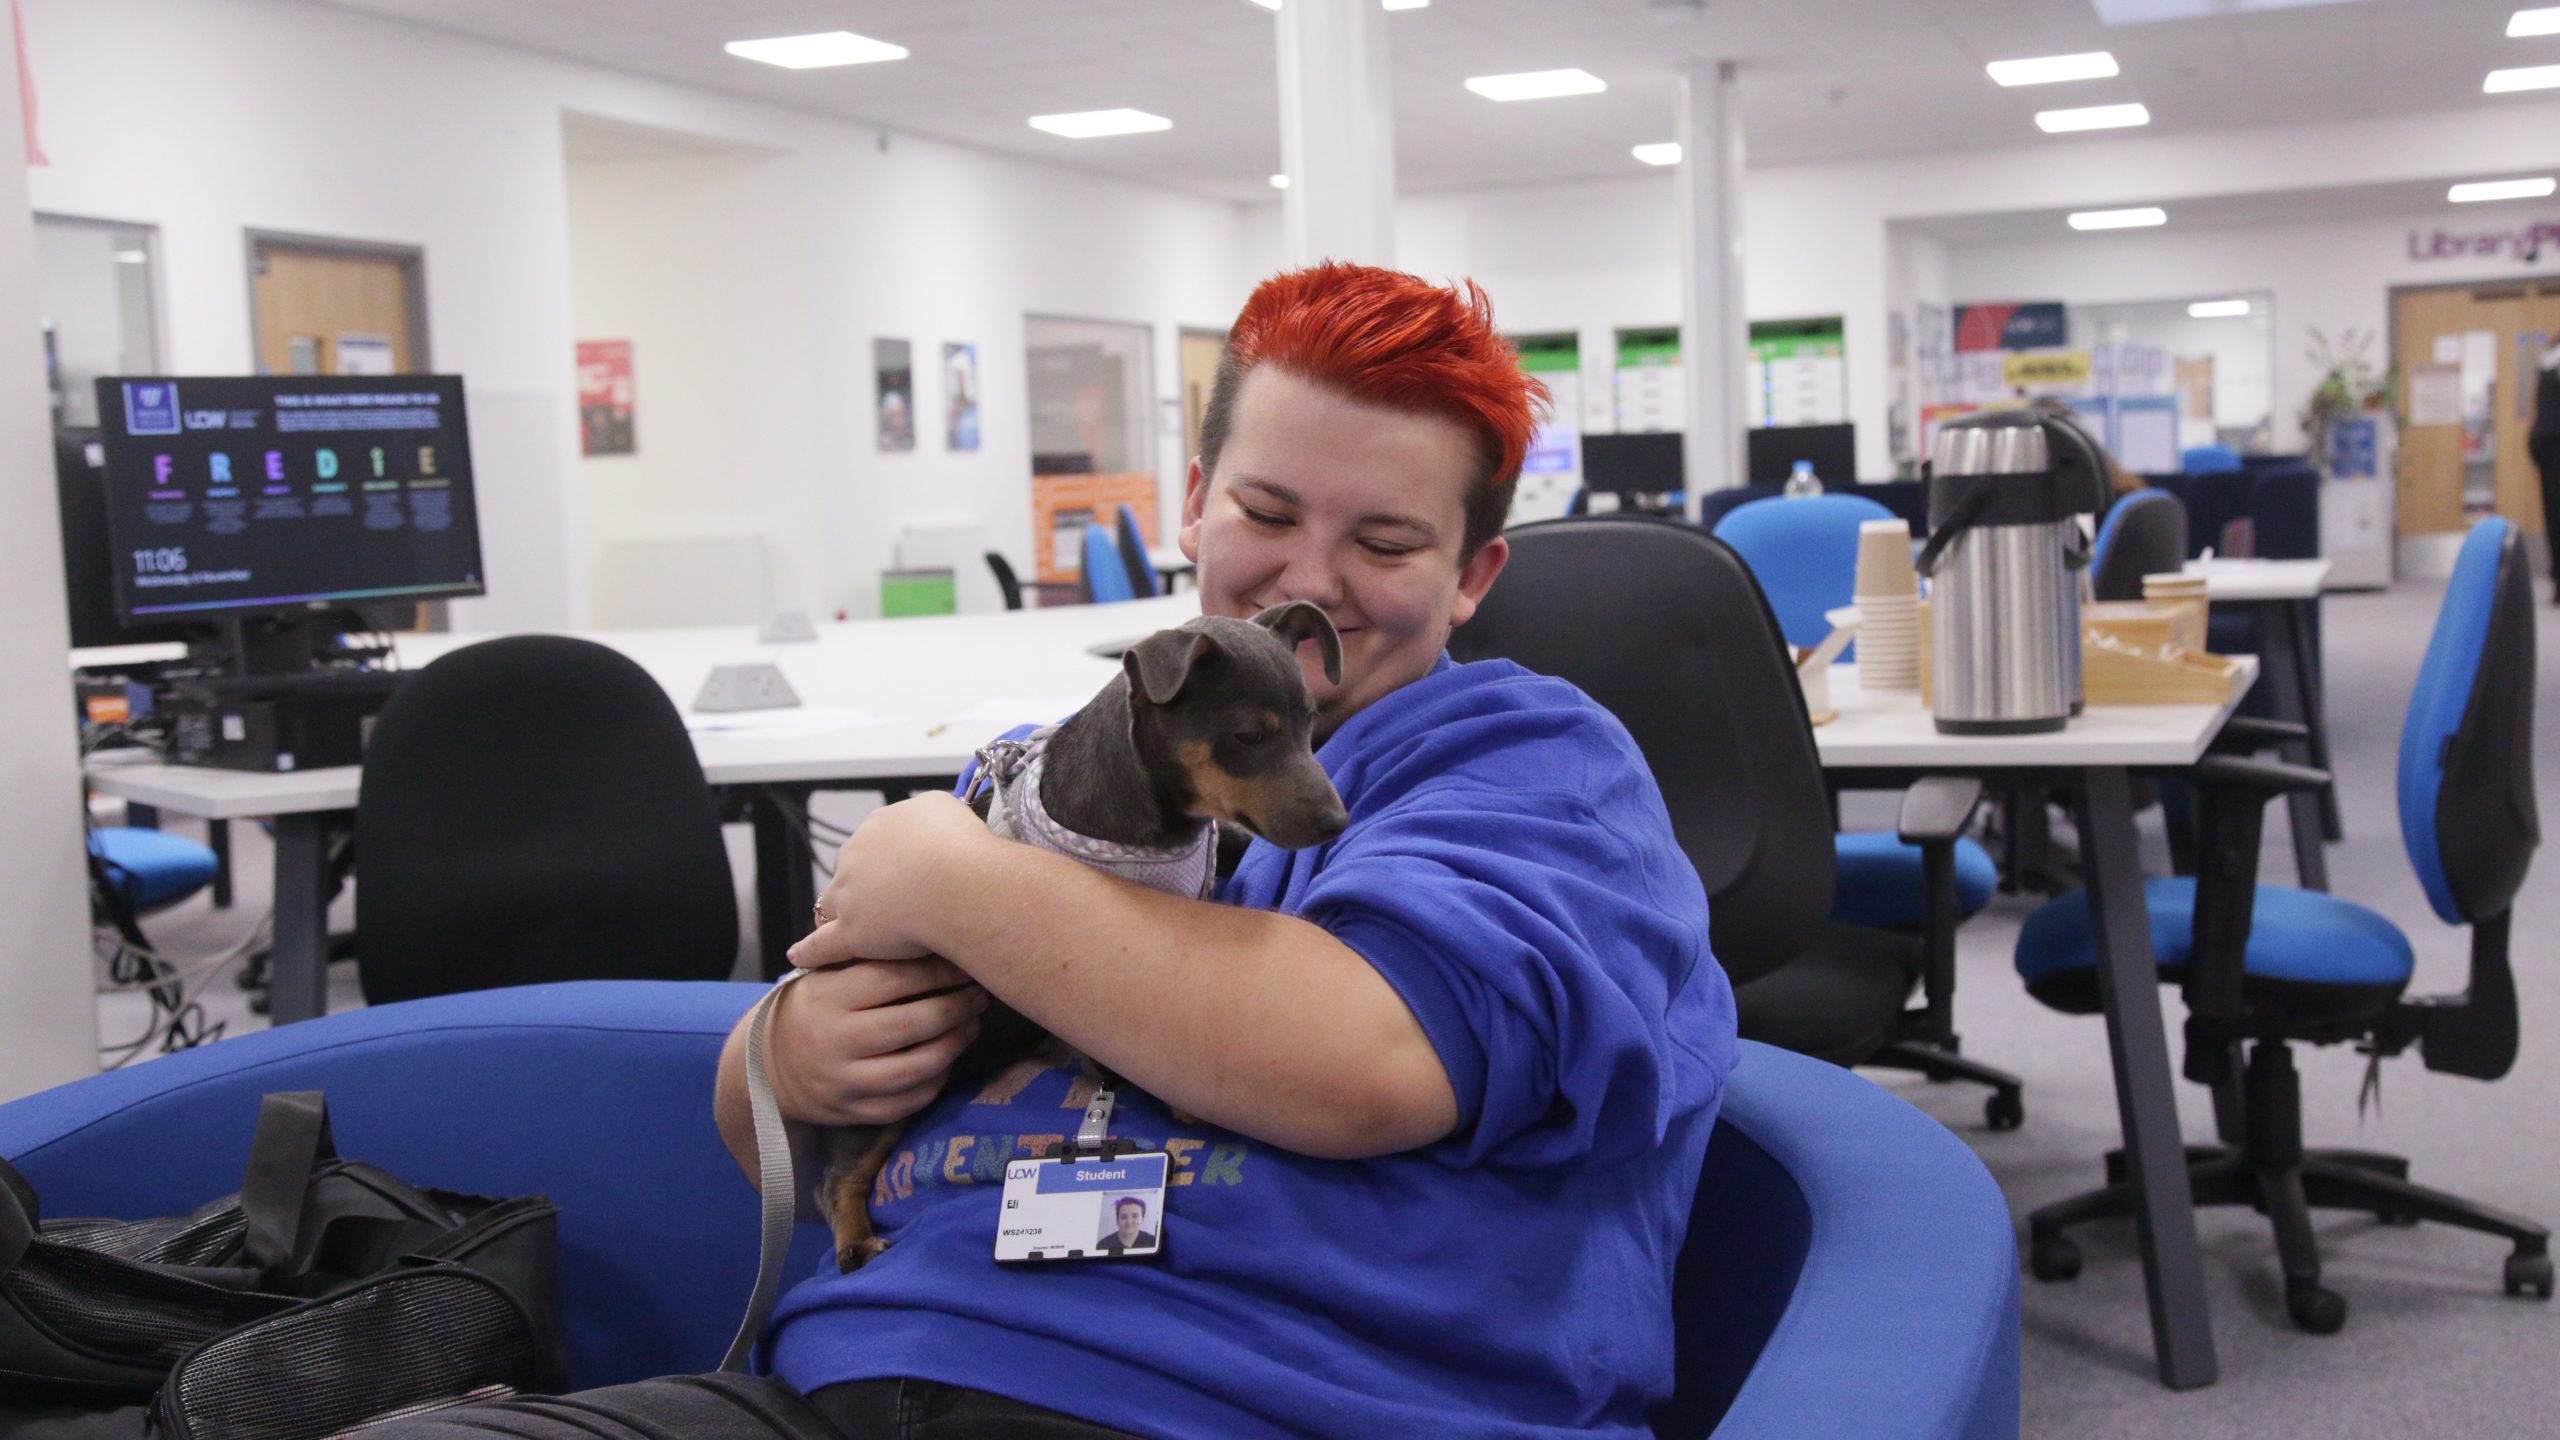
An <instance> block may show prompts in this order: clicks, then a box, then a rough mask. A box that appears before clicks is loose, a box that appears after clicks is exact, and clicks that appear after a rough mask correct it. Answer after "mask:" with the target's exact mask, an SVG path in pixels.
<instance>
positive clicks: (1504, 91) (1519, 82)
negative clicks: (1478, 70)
mask: <svg viewBox="0 0 2560 1440" xmlns="http://www.w3.org/2000/svg"><path fill="white" fill-rule="evenodd" d="M1467 88H1468V89H1470V90H1473V91H1474V92H1476V93H1477V94H1479V95H1481V96H1483V97H1484V98H1486V99H1487V100H1552V99H1554V98H1555V97H1557V96H1559V95H1597V94H1599V93H1600V92H1601V91H1603V90H1606V89H1608V88H1609V82H1607V81H1605V80H1603V79H1601V78H1600V77H1599V76H1597V75H1594V74H1592V73H1591V72H1590V71H1588V70H1529V71H1524V72H1522V73H1520V74H1517V75H1478V76H1476V77H1474V78H1473V79H1470V80H1469V81H1467Z"/></svg>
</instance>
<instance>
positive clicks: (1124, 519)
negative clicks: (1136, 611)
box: [1119, 505, 1164, 599]
mask: <svg viewBox="0 0 2560 1440" xmlns="http://www.w3.org/2000/svg"><path fill="white" fill-rule="evenodd" d="M1119 530H1120V566H1121V568H1122V569H1123V570H1126V571H1127V572H1128V573H1129V590H1130V593H1132V594H1134V595H1136V596H1138V597H1139V598H1141V599H1144V598H1146V597H1148V596H1151V595H1161V594H1163V593H1164V577H1163V576H1161V575H1158V574H1157V573H1156V562H1155V561H1154V560H1153V559H1151V558H1149V556H1148V555H1147V538H1146V537H1145V536H1144V535H1141V534H1139V533H1138V513H1137V512H1136V511H1134V510H1132V509H1130V508H1129V507H1128V506H1126V505H1123V506H1121V507H1120V518H1119Z"/></svg>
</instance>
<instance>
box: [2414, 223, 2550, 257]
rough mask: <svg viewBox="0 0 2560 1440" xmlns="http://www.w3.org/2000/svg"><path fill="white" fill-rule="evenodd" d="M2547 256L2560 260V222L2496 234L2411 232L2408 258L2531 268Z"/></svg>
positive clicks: (2452, 231) (2485, 230)
mask: <svg viewBox="0 0 2560 1440" xmlns="http://www.w3.org/2000/svg"><path fill="white" fill-rule="evenodd" d="M2546 250H2547V252H2548V253H2549V254H2550V255H2551V256H2552V258H2554V259H2560V220H2537V221H2535V222H2534V223H2533V224H2530V225H2517V226H2513V227H2511V228H2506V229H2496V230H2487V229H2483V230H2447V229H2445V228H2444V227H2442V226H2437V227H2436V228H2435V229H2433V230H2428V231H2417V230H2412V231H2410V232H2409V258H2410V259H2412V260H2514V261H2517V262H2519V263H2521V264H2525V265H2531V264H2534V263H2536V262H2538V261H2540V260H2541V259H2542V258H2543V256H2544V254H2545V253H2546Z"/></svg>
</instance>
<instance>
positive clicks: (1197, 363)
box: [1182, 330, 1227, 460]
mask: <svg viewBox="0 0 2560 1440" xmlns="http://www.w3.org/2000/svg"><path fill="white" fill-rule="evenodd" d="M1226 348H1227V335H1226V332H1225V331H1223V330H1185V331H1183V332H1182V454H1183V458H1184V459H1186V460H1187V459H1190V458H1191V457H1192V456H1195V455H1198V454H1199V453H1200V417H1201V415H1202V414H1203V413H1205V412H1206V411H1207V410H1208V408H1209V387H1210V386H1211V385H1213V384H1215V383H1216V382H1217V378H1218V356H1219V355H1221V354H1223V353H1224V352H1225V350H1226Z"/></svg>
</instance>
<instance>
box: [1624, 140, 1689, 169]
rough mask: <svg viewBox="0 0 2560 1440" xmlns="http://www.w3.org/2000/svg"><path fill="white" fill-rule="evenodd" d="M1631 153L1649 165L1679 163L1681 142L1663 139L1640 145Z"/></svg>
mask: <svg viewBox="0 0 2560 1440" xmlns="http://www.w3.org/2000/svg"><path fill="white" fill-rule="evenodd" d="M1631 153H1633V154H1634V156H1635V157H1636V158H1637V159H1639V160H1641V161H1643V162H1644V163H1646V164H1647V165H1677V164H1679V163H1680V142H1679V141H1677V140H1662V141H1657V142H1655V143H1654V144H1651V145H1638V146H1636V147H1635V149H1634V150H1633V151H1632V152H1631Z"/></svg>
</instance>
